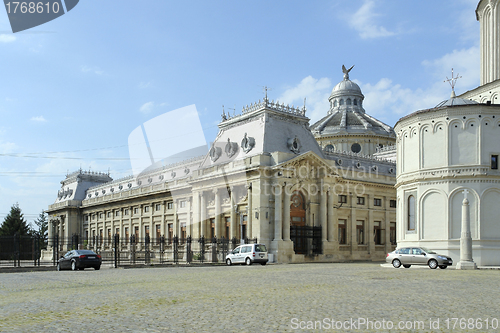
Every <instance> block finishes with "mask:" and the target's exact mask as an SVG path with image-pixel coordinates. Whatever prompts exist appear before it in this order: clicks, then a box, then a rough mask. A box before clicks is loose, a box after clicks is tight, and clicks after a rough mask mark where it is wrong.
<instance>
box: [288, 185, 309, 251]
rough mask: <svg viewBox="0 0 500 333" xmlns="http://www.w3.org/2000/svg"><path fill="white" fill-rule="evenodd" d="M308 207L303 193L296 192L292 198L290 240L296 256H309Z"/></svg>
mask: <svg viewBox="0 0 500 333" xmlns="http://www.w3.org/2000/svg"><path fill="white" fill-rule="evenodd" d="M305 226H306V205H305V200H304V196H303V195H302V193H300V192H298V191H295V192H293V193H292V196H291V197H290V239H291V241H292V242H293V250H294V251H295V253H296V254H307V238H306V234H305V233H306V229H305Z"/></svg>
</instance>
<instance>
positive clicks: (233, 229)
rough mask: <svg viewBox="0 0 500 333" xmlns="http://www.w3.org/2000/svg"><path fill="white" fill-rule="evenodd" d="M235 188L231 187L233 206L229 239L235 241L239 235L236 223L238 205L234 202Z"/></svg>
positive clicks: (231, 202)
mask: <svg viewBox="0 0 500 333" xmlns="http://www.w3.org/2000/svg"><path fill="white" fill-rule="evenodd" d="M234 198H235V197H234V187H231V198H230V200H229V202H230V205H231V221H230V222H229V223H230V227H229V230H230V235H229V238H230V239H233V238H235V237H236V238H237V235H238V232H237V230H236V228H237V226H238V224H237V223H236V203H235V202H234Z"/></svg>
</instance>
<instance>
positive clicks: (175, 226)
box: [174, 200, 181, 238]
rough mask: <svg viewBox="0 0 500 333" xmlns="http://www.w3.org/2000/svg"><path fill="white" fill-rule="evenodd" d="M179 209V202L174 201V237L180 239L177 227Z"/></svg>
mask: <svg viewBox="0 0 500 333" xmlns="http://www.w3.org/2000/svg"><path fill="white" fill-rule="evenodd" d="M178 209H179V200H174V236H177V237H179V238H180V236H181V234H180V232H179V231H180V227H179V219H178V217H177V210H178Z"/></svg>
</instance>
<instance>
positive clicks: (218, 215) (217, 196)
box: [213, 189, 221, 239]
mask: <svg viewBox="0 0 500 333" xmlns="http://www.w3.org/2000/svg"><path fill="white" fill-rule="evenodd" d="M213 192H214V194H215V219H214V221H215V222H214V223H215V237H217V239H219V238H220V226H221V221H220V220H221V209H220V193H221V191H219V189H215V190H214V191H213Z"/></svg>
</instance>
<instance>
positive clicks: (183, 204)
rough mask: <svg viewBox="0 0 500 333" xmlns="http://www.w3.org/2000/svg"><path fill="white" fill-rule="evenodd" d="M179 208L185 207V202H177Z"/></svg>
mask: <svg viewBox="0 0 500 333" xmlns="http://www.w3.org/2000/svg"><path fill="white" fill-rule="evenodd" d="M179 206H180V207H181V208H184V207H186V200H182V201H180V202H179Z"/></svg>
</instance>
